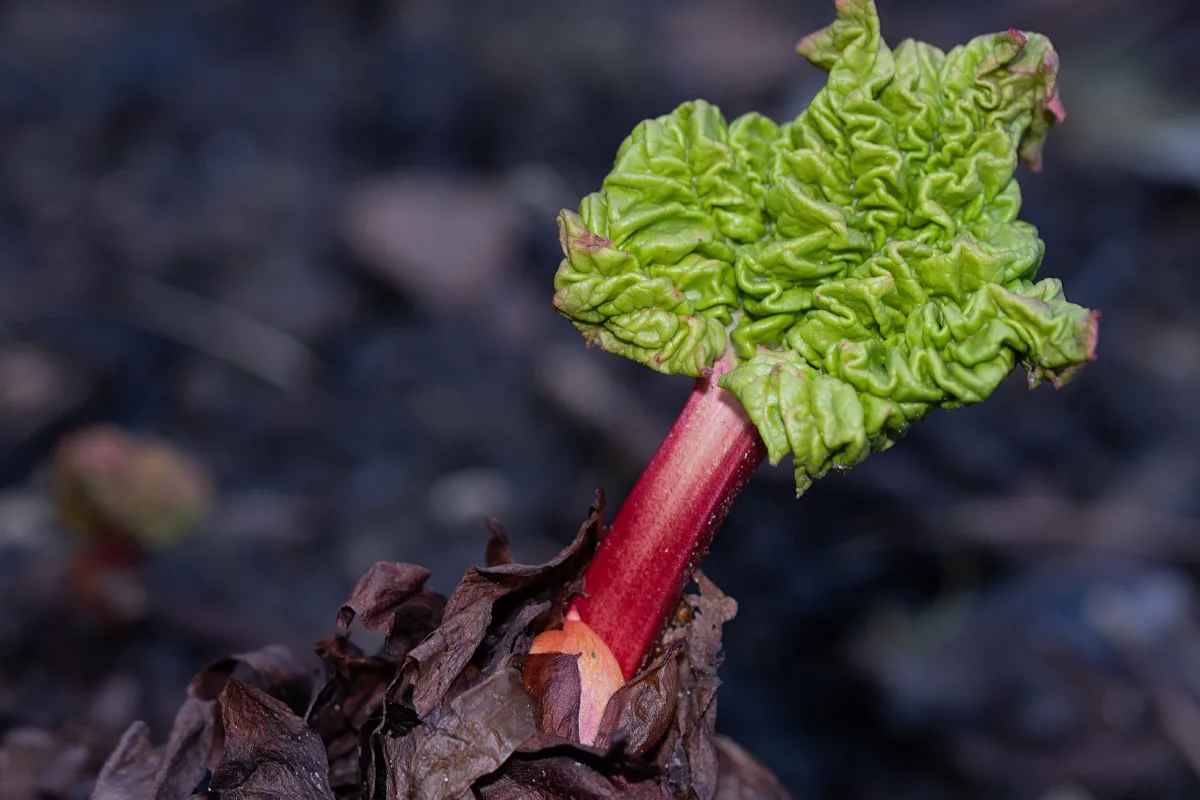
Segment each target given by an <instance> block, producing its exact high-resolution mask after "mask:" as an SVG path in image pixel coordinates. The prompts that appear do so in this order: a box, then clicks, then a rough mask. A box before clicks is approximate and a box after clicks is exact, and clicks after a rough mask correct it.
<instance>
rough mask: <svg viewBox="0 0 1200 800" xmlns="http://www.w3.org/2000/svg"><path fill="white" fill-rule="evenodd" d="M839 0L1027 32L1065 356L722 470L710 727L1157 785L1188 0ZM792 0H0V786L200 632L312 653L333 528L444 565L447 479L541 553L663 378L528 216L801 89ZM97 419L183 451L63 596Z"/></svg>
mask: <svg viewBox="0 0 1200 800" xmlns="http://www.w3.org/2000/svg"><path fill="white" fill-rule="evenodd" d="M878 2H879V5H880V6H881V13H882V15H883V21H884V26H885V33H886V34H887V36H888V38H889V39H890V40H891V41H893V42H894V41H898V40H899V39H901V38H903V37H905V36H920V37H921V38H924V39H928V40H931V41H933V42H934V43H936V44H939V45H943V46H950V45H953V44H954V43H957V42H959V41H963V40H965V39H966V38H968V37H969V36H971V35H974V34H976V33H981V32H985V31H990V30H995V29H1003V28H1007V27H1009V26H1013V27H1017V28H1028V29H1036V30H1039V31H1042V32H1044V33H1047V34H1049V35H1050V36H1051V38H1052V39H1054V41H1055V42H1056V44H1057V45H1058V47H1059V51H1060V54H1061V57H1062V62H1063V65H1064V70H1063V99H1064V103H1065V105H1066V107H1067V111H1068V120H1067V123H1066V124H1065V125H1064V126H1063V128H1062V130H1059V131H1055V133H1054V135H1053V136H1052V137H1051V141H1050V144H1049V146H1048V148H1047V152H1046V157H1045V163H1046V167H1045V169H1044V171H1043V172H1042V173H1041V174H1039V175H1037V176H1026V177H1025V178H1024V179H1023V184H1022V185H1023V188H1024V192H1025V197H1026V209H1025V212H1024V216H1025V218H1026V219H1028V220H1030V221H1032V222H1033V223H1035V224H1036V225H1037V226H1038V227H1039V229H1040V231H1041V233H1042V236H1043V238H1044V239H1045V241H1046V247H1047V258H1046V262H1045V266H1044V267H1043V274H1045V275H1053V276H1057V277H1061V278H1062V279H1063V281H1064V283H1065V284H1066V286H1067V287H1068V295H1069V297H1070V298H1071V299H1072V300H1074V301H1075V302H1078V303H1080V304H1082V305H1085V306H1090V307H1093V308H1099V309H1101V310H1102V311H1103V320H1102V323H1101V330H1102V335H1101V339H1100V345H1099V359H1098V361H1097V362H1096V363H1095V364H1093V365H1090V366H1089V367H1088V368H1087V369H1086V370H1085V371H1084V372H1083V373H1082V374H1081V375H1080V376H1079V377H1078V378H1077V379H1076V380H1075V381H1074V382H1072V383H1071V384H1070V385H1069V386H1067V387H1066V388H1064V389H1062V390H1061V391H1054V390H1052V389H1048V388H1046V389H1040V390H1038V391H1037V392H1034V393H1032V394H1030V393H1028V392H1027V391H1026V390H1025V388H1024V385H1023V383H1022V381H1021V378H1020V376H1014V377H1013V379H1012V380H1011V382H1010V383H1008V384H1006V385H1005V386H1004V387H1002V389H1001V390H1000V391H999V392H998V393H997V396H996V397H995V398H994V399H992V400H990V401H989V402H987V403H986V404H983V405H981V406H978V407H973V408H968V409H963V410H959V411H955V412H953V413H938V414H935V415H933V416H932V417H931V418H930V419H928V420H927V421H925V422H923V423H921V424H920V425H918V426H916V427H915V428H914V430H913V431H912V433H911V434H910V435H909V436H908V438H907V440H906V441H904V442H903V443H901V444H900V446H898V447H896V448H894V449H893V450H891V451H889V452H887V453H884V454H880V455H876V456H874V457H872V458H871V459H870V460H869V461H868V462H867V463H866V464H864V465H863V466H861V467H859V468H857V469H855V470H854V471H853V472H851V473H850V474H849V475H846V476H831V477H830V478H828V479H826V480H823V481H821V482H820V483H818V484H817V485H816V486H814V488H813V489H812V490H810V491H809V492H808V494H807V495H806V496H805V497H804V499H803V500H802V501H801V502H797V501H795V500H794V498H793V497H792V494H793V492H792V490H791V473H790V470H789V469H787V468H785V467H781V468H778V469H770V468H764V469H763V470H762V471H761V472H760V474H759V475H757V476H756V478H755V480H754V481H752V483H751V485H750V487H749V488H748V489H747V491H746V493H745V495H744V498H743V499H742V500H741V501H740V502H739V504H738V505H737V507H736V508H735V509H734V511H733V513H732V514H731V515H730V517H729V520H728V522H727V524H726V529H725V530H724V531H723V533H722V534H721V535H720V536H719V537H718V539H717V543H716V544H715V546H714V549H713V552H712V553H711V555H710V557H709V558H708V560H707V561H706V562H705V569H706V572H707V573H708V575H709V576H710V577H711V578H712V579H713V581H714V582H715V583H716V584H717V585H719V586H720V587H721V588H722V589H723V590H724V591H725V592H727V593H728V594H729V595H731V596H733V597H736V598H737V599H738V601H739V603H740V612H739V614H738V617H737V618H736V619H735V620H734V621H733V622H731V623H729V624H728V625H727V626H726V627H725V639H724V644H725V649H726V661H725V664H724V666H723V668H722V673H721V674H722V678H723V679H724V682H725V683H724V686H723V688H722V692H721V704H720V716H719V719H718V723H717V727H718V730H719V731H721V732H722V733H725V734H728V735H730V736H732V737H733V738H735V739H737V740H738V741H739V742H740V743H741V744H742V745H743V746H744V747H745V748H746V749H747V750H749V751H750V752H753V753H755V754H756V755H757V756H759V757H760V758H761V759H762V760H763V761H764V762H765V763H766V764H767V765H768V766H770V767H771V768H772V769H773V770H774V771H775V772H776V773H777V774H778V775H779V776H780V778H781V779H782V781H783V782H784V783H785V784H786V785H787V786H788V787H789V788H790V789H791V790H792V792H793V793H794V794H795V795H796V796H797V797H819V798H823V799H824V798H887V799H888V800H908V799H909V798H912V800H918V799H920V800H927V799H928V800H934V799H935V798H936V799H940V798H958V797H969V798H985V800H986V799H987V798H993V797H994V798H1022V799H1023V798H1033V797H1047V798H1058V799H1059V800H1066V799H1067V798H1088V797H1092V798H1096V799H1097V800H1101V799H1102V798H1112V799H1113V800H1116V799H1117V798H1150V799H1151V800H1168V799H1169V798H1189V797H1196V796H1200V779H1198V778H1197V772H1196V770H1197V767H1198V765H1200V682H1198V680H1197V676H1198V675H1200V670H1198V669H1197V667H1196V664H1197V663H1198V662H1197V659H1198V658H1200V655H1197V654H1200V601H1198V598H1197V590H1198V587H1200V583H1198V580H1200V570H1198V568H1197V564H1198V562H1200V558H1198V556H1200V491H1197V489H1198V487H1200V459H1198V458H1197V456H1196V453H1197V452H1200V413H1197V410H1196V398H1197V397H1200V315H1198V313H1197V303H1196V298H1197V297H1200V271H1197V269H1196V263H1197V261H1198V260H1200V192H1198V191H1197V190H1198V189H1200V121H1198V120H1200V117H1198V116H1197V104H1198V103H1200V90H1197V88H1196V86H1194V85H1191V84H1189V83H1188V82H1187V81H1185V80H1183V79H1181V77H1180V76H1187V75H1195V74H1197V68H1200V63H1197V59H1198V58H1200V56H1198V55H1197V53H1198V52H1200V51H1197V49H1196V48H1195V46H1194V44H1195V42H1196V41H1200V14H1198V13H1197V10H1196V8H1195V7H1194V4H1192V3H1190V2H1188V1H1187V0H1164V1H1163V2H1156V3H1153V4H1146V3H1137V2H1134V1H1133V0H1102V1H1101V0H1090V1H1089V2H1084V0H1060V2H1056V3H1044V2H1037V1H1036V0H996V2H991V3H987V4H982V3H980V4H974V3H962V2H954V0H936V1H935V0H923V1H922V2H915V1H914V0H903V2H902V1H901V0H878ZM831 6H832V4H831V3H827V2H825V0H789V1H788V2H785V1H784V0H756V1H755V2H745V3H741V2H739V3H722V2H717V0H711V1H710V0H703V2H695V3H668V2H663V1H662V0H654V1H653V2H635V1H634V0H605V1H604V2H595V3H589V4H582V5H581V4H568V5H564V4H562V3H556V2H550V0H513V1H512V2H507V3H496V2H484V1H483V0H291V1H290V2H286V3H282V2H270V0H176V2H171V3H162V2H154V1H153V0H103V1H98V0H6V2H4V3H0V609H3V611H2V612H0V736H2V737H4V738H3V743H0V800H8V798H9V797H10V796H11V797H13V798H14V799H19V798H23V797H27V796H29V797H32V796H33V795H32V794H19V793H18V792H19V791H21V792H23V791H25V789H24V788H21V786H22V785H21V784H20V781H19V780H18V772H20V775H32V774H34V773H35V772H40V773H45V774H49V773H57V774H65V773H66V772H69V771H71V770H75V771H76V772H78V773H79V774H85V773H87V771H88V770H89V769H94V768H95V767H96V766H98V764H99V762H101V761H102V760H103V758H104V756H105V755H106V754H107V752H108V751H109V750H110V749H111V748H112V747H113V746H114V745H115V743H116V740H117V738H118V737H119V736H120V734H121V732H122V731H124V730H125V729H126V728H127V727H128V725H129V724H130V723H131V722H132V721H133V720H135V719H144V720H145V721H146V722H147V723H148V724H149V726H150V731H151V734H152V736H151V738H152V739H153V740H154V741H157V742H161V741H162V740H163V739H164V738H165V734H166V730H167V728H168V726H169V725H170V722H171V719H172V716H173V715H174V713H175V711H176V709H177V708H178V707H179V705H180V703H181V702H182V701H183V699H184V692H185V689H186V687H187V684H188V681H189V680H190V679H191V677H192V676H193V675H194V674H195V673H196V672H197V670H198V669H199V668H200V667H201V666H202V665H203V664H204V663H206V662H208V661H210V660H211V659H214V658H217V657H220V656H224V655H226V654H228V653H231V652H241V651H247V650H253V649H255V648H258V647H260V646H262V645H264V644H267V643H270V642H278V643H281V644H284V645H287V646H289V647H291V648H292V649H293V650H295V651H296V652H305V651H307V650H309V649H310V648H311V643H312V642H313V641H316V640H318V639H320V638H322V637H324V636H326V635H328V634H330V633H332V632H333V631H334V630H335V628H334V622H335V618H334V614H335V613H336V610H337V608H338V607H339V605H340V603H341V602H342V601H343V600H344V599H345V598H346V596H347V595H348V593H349V591H350V589H351V587H352V586H353V585H354V582H355V581H356V580H357V579H358V577H359V576H360V575H361V574H363V573H364V572H365V571H366V569H367V568H368V567H369V566H370V565H371V564H372V563H373V562H375V561H377V560H397V561H406V562H412V563H416V564H422V565H424V566H425V567H427V568H429V569H430V570H431V572H432V574H433V577H432V578H431V579H430V586H431V587H433V588H434V589H436V590H438V591H441V592H443V593H449V592H450V590H451V589H452V588H453V587H454V586H455V584H456V583H457V582H458V579H459V577H460V576H461V575H462V573H463V571H464V570H465V569H466V568H467V567H468V566H469V565H471V564H473V563H477V562H478V561H479V560H480V557H481V554H482V551H483V547H484V544H485V543H486V541H487V531H486V529H485V528H484V525H483V518H484V517H485V516H487V515H494V516H498V517H500V518H502V519H503V521H504V523H505V526H506V528H507V530H508V532H509V535H510V537H511V540H512V548H513V551H514V552H515V554H516V556H517V558H518V560H521V561H524V562H529V563H538V562H541V561H544V560H546V559H547V558H549V557H550V556H551V555H553V553H555V552H556V551H558V550H559V549H560V548H561V547H562V546H563V545H565V544H566V543H567V542H568V541H569V540H570V539H571V537H572V536H573V534H574V532H575V530H576V528H577V526H578V522H579V519H580V512H581V510H583V509H585V508H586V507H587V504H588V503H589V502H590V500H591V498H592V495H593V493H594V490H595V487H596V486H597V485H603V486H604V487H606V489H607V490H608V494H609V498H610V502H611V503H612V505H613V507H615V506H616V505H617V504H619V501H620V498H621V497H622V496H623V494H624V492H625V491H626V490H627V488H628V487H629V486H630V485H631V484H632V481H633V480H634V479H635V478H636V475H637V473H638V470H639V469H640V467H641V465H642V464H643V463H644V462H645V460H646V458H647V457H648V454H649V452H651V451H652V449H653V447H654V445H655V443H656V438H657V437H658V436H660V435H661V434H662V433H663V432H665V430H666V429H667V427H668V426H669V424H670V421H671V419H672V417H673V415H674V413H675V412H676V411H677V410H678V408H679V407H680V405H681V404H682V401H683V398H684V397H685V396H686V393H687V391H688V389H689V384H688V381H686V380H685V379H669V378H663V377H659V376H656V375H653V374H651V373H649V372H648V371H645V370H643V369H641V368H640V367H637V366H636V365H634V364H631V363H626V362H624V361H622V360H620V359H617V358H615V357H608V356H605V355H604V354H602V353H597V352H586V351H584V349H583V347H582V343H581V342H579V341H578V337H577V335H576V334H575V333H574V331H573V330H572V329H571V328H570V326H569V325H568V324H566V323H565V322H564V321H562V320H560V319H559V318H558V317H557V316H556V314H555V312H554V310H553V309H552V308H551V307H550V304H549V296H550V280H551V276H552V274H553V271H554V269H555V267H556V265H557V262H558V259H559V254H558V242H557V239H556V235H555V229H554V214H555V212H556V211H557V210H558V208H560V207H563V206H572V205H574V204H575V203H576V202H577V199H578V197H580V196H582V195H583V194H585V193H586V192H588V191H591V190H592V189H593V188H594V187H595V186H596V185H597V184H598V182H599V180H600V179H601V178H602V176H603V175H604V173H605V172H606V171H607V169H608V167H609V165H610V163H611V159H612V156H613V154H614V152H615V150H616V147H617V145H618V144H619V143H620V141H621V139H622V138H623V137H624V136H625V134H626V133H628V131H629V130H630V129H631V128H632V127H633V125H634V124H636V122H637V121H639V120H640V119H642V118H644V117H646V116H651V115H656V114H659V113H664V112H666V111H668V110H669V109H670V108H672V107H673V106H674V105H675V104H676V103H678V102H680V101H682V100H685V99H689V98H691V97H694V96H699V95H704V96H706V97H708V98H709V99H711V100H713V101H714V102H717V103H719V104H720V105H721V106H722V107H723V108H724V109H725V111H726V113H727V114H729V115H733V114H737V113H741V112H742V111H745V110H749V109H751V108H757V109H759V110H762V111H764V112H767V113H770V114H772V115H774V116H776V117H784V116H790V115H794V114H795V113H796V112H798V111H799V110H800V109H801V108H802V107H803V105H804V103H805V102H806V101H807V99H808V98H809V97H810V96H811V94H812V93H813V91H815V89H816V88H817V87H818V86H819V85H820V82H821V81H822V80H823V76H822V75H820V74H819V73H817V72H816V71H815V70H813V69H811V68H809V67H808V66H807V65H806V64H804V63H803V62H802V59H800V58H799V57H797V56H795V55H794V54H792V53H791V50H790V48H791V45H792V44H793V43H794V41H795V40H796V39H798V38H799V36H800V35H802V34H804V33H807V32H808V31H810V30H812V29H815V28H817V27H820V26H822V25H824V24H826V22H827V21H828V20H829V18H830V17H831V15H832V7H831ZM1149 6H1152V8H1150V7H1149ZM94 422H110V423H115V424H117V425H120V426H123V427H125V428H127V429H129V430H131V431H135V432H142V433H149V434H153V435H155V436H158V437H162V438H164V439H166V440H169V441H171V442H173V443H175V444H176V445H178V446H179V447H180V448H182V449H183V450H185V451H186V452H188V453H190V454H192V455H193V456H194V457H195V458H197V459H198V460H199V461H200V462H201V463H202V464H204V465H205V466H206V467H207V469H209V470H210V471H211V473H212V475H213V476H214V480H215V483H216V486H217V488H218V497H217V501H216V505H215V507H214V509H213V513H212V514H211V515H210V516H209V517H208V518H207V520H206V521H205V522H204V524H203V525H202V526H201V528H200V530H199V531H198V532H197V533H196V534H195V535H193V536H192V537H191V538H189V539H188V540H187V541H186V542H184V543H182V544H180V545H178V546H177V547H174V548H173V549H170V550H168V551H166V552H163V553H162V554H161V555H159V556H158V557H157V558H156V559H154V561H153V563H152V564H151V565H150V566H149V569H148V572H147V576H146V581H147V586H148V591H149V603H148V608H149V609H150V612H149V613H148V614H147V615H145V616H143V617H141V618H140V619H138V620H137V621H136V622H134V623H130V624H113V623H111V622H109V623H105V622H103V621H100V620H97V619H96V618H95V616H94V615H93V614H91V613H90V612H89V610H88V609H87V608H83V607H81V606H80V604H79V603H78V602H77V601H76V600H73V599H72V598H71V596H69V595H68V594H66V593H65V592H64V591H63V589H62V585H63V581H62V576H63V573H64V569H65V564H66V562H67V560H68V558H69V551H70V548H71V540H70V538H69V536H68V535H67V534H66V533H65V532H64V530H63V529H62V526H61V525H60V524H59V523H58V521H57V520H56V518H55V516H54V514H53V512H52V509H51V508H50V506H49V491H48V485H47V477H46V472H45V465H46V464H47V463H48V460H49V458H50V454H51V452H52V449H53V447H54V445H55V443H56V442H57V441H58V440H59V439H60V438H61V436H62V435H63V434H64V433H65V432H67V431H70V430H72V429H75V428H78V427H80V426H82V425H85V424H88V423H94ZM356 636H359V634H356ZM360 644H362V645H363V646H364V649H366V650H368V651H373V650H374V649H375V647H376V646H377V645H378V643H377V642H374V643H372V642H371V641H370V640H367V641H365V642H360ZM56 759H58V760H56ZM47 764H49V765H50V766H47ZM55 765H58V766H55ZM64 765H67V766H64ZM5 781H8V783H5ZM14 787H16V788H14ZM43 788H44V789H45V791H46V792H47V793H48V794H47V795H44V796H51V797H58V796H68V794H67V790H66V789H60V788H59V787H55V786H51V785H49V784H46V785H44V786H43ZM6 792H7V794H6Z"/></svg>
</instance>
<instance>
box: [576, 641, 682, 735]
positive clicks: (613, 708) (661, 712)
mask: <svg viewBox="0 0 1200 800" xmlns="http://www.w3.org/2000/svg"><path fill="white" fill-rule="evenodd" d="M681 647H682V643H680V642H675V643H673V644H672V645H670V646H668V647H667V649H666V650H665V651H664V652H663V654H662V655H660V656H659V657H658V658H657V659H656V660H655V662H654V663H653V664H651V665H650V668H649V669H647V670H645V671H644V672H642V673H641V674H639V675H637V676H635V677H634V678H633V679H632V680H630V681H629V682H628V683H626V684H625V685H624V686H622V687H621V688H620V689H618V690H617V691H616V692H615V693H614V694H613V696H612V697H610V698H609V700H608V705H607V706H606V707H605V709H604V718H603V719H602V720H601V722H600V735H599V737H598V738H597V739H596V746H597V747H606V746H609V745H611V744H612V742H613V740H614V739H615V738H616V734H617V733H618V732H619V733H620V734H621V736H622V737H623V740H624V742H625V747H626V749H627V750H628V751H629V752H630V753H634V754H636V755H639V756H640V755H642V754H643V753H645V752H646V751H647V750H649V749H650V748H651V747H653V746H654V745H656V744H657V743H658V742H659V741H660V740H661V739H662V737H663V734H665V733H666V732H667V728H669V727H670V726H671V720H672V719H674V717H675V694H676V692H677V691H678V688H679V660H678V655H679V650H680V648H681Z"/></svg>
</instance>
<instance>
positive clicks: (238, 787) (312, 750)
mask: <svg viewBox="0 0 1200 800" xmlns="http://www.w3.org/2000/svg"><path fill="white" fill-rule="evenodd" d="M220 705H221V721H222V724H223V726H224V729H225V750H224V753H223V754H222V756H221V761H220V762H219V763H218V764H217V766H216V768H215V769H214V770H213V774H212V780H211V781H210V786H211V788H212V789H213V790H215V791H218V792H220V793H221V798H222V800H276V799H277V800H333V791H332V789H330V787H329V777H328V775H329V762H328V760H327V759H326V757H325V746H324V745H323V744H322V743H321V739H320V737H318V736H317V735H316V734H315V733H313V732H312V730H311V729H309V727H308V726H307V725H305V724H304V722H303V720H301V719H300V718H299V717H297V716H296V715H295V714H294V713H292V711H291V709H289V708H288V707H287V706H286V705H284V704H283V703H282V702H280V701H279V700H276V699H275V698H274V697H271V696H270V695H268V694H266V693H265V692H263V691H261V690H259V689H256V688H254V687H253V686H250V685H249V684H246V683H243V682H242V681H240V680H238V679H237V678H230V679H229V683H228V685H226V687H225V691H223V692H222V693H221V699H220Z"/></svg>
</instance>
